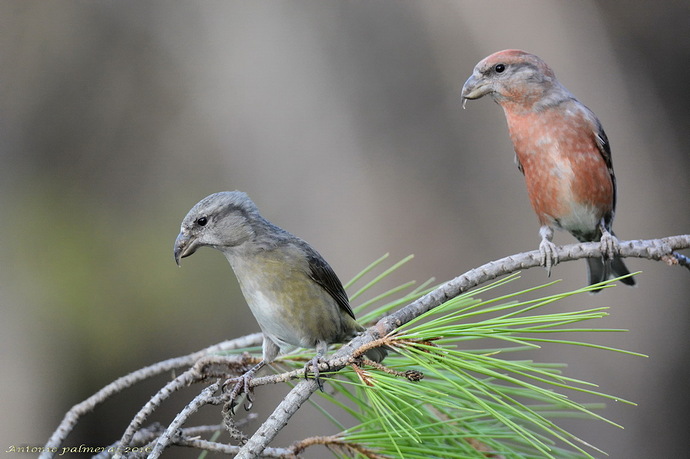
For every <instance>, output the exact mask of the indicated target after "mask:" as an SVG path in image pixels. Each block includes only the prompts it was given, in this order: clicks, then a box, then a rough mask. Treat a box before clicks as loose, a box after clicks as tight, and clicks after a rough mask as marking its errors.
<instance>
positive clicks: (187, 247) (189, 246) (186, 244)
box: [173, 232, 199, 266]
mask: <svg viewBox="0 0 690 459" xmlns="http://www.w3.org/2000/svg"><path fill="white" fill-rule="evenodd" d="M198 248H199V244H198V243H197V240H196V238H194V237H192V236H189V235H186V234H184V232H182V233H180V234H178V235H177V239H175V248H174V250H173V255H174V256H175V263H177V266H180V259H181V258H184V257H188V256H190V255H191V254H193V253H194V252H196V249H198Z"/></svg>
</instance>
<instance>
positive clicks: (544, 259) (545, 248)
mask: <svg viewBox="0 0 690 459" xmlns="http://www.w3.org/2000/svg"><path fill="white" fill-rule="evenodd" d="M539 234H540V235H541V242H540V243H539V253H540V254H541V265H542V266H543V267H544V268H546V273H547V275H548V276H549V277H551V267H553V266H556V265H557V264H558V249H557V247H556V244H554V243H553V242H551V239H552V238H553V229H551V228H550V227H548V226H542V227H541V228H540V229H539Z"/></svg>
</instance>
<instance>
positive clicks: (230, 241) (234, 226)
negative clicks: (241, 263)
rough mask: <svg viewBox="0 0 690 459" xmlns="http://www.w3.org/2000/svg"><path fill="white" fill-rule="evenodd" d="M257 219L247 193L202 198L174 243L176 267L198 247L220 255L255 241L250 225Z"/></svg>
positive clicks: (221, 193) (189, 214)
mask: <svg viewBox="0 0 690 459" xmlns="http://www.w3.org/2000/svg"><path fill="white" fill-rule="evenodd" d="M257 218H261V217H260V216H259V213H258V210H257V208H256V205H254V203H253V202H252V200H251V199H249V196H247V194H246V193H243V192H241V191H223V192H220V193H215V194H212V195H210V196H207V197H205V198H204V199H202V200H201V201H199V202H198V203H197V204H196V205H195V206H194V207H192V209H191V210H190V211H189V213H187V216H186V217H185V218H184V220H182V225H181V228H180V234H179V235H178V236H177V239H176V240H175V248H174V256H175V263H177V264H178V265H179V264H180V259H181V258H184V257H188V256H189V255H192V254H193V253H194V252H196V251H197V249H199V248H200V247H204V246H209V247H213V248H216V249H219V250H221V251H223V250H226V249H228V248H232V247H237V246H239V245H241V244H242V243H244V242H246V241H248V240H250V239H252V238H253V237H254V229H253V228H252V222H253V221H255V220H256V219H257Z"/></svg>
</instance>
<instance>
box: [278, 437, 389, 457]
mask: <svg viewBox="0 0 690 459" xmlns="http://www.w3.org/2000/svg"><path fill="white" fill-rule="evenodd" d="M314 445H323V446H325V447H327V448H329V449H330V448H334V449H340V450H343V451H348V452H351V453H359V454H361V455H362V456H364V457H366V458H369V459H390V457H389V456H384V455H381V454H379V453H377V452H376V451H374V450H372V449H370V448H366V447H365V446H363V445H360V444H358V443H350V442H347V441H345V440H343V439H342V438H341V437H340V436H338V435H330V436H324V437H308V438H305V439H304V440H301V441H298V442H296V443H294V444H293V445H292V447H291V449H292V450H293V451H294V453H295V454H300V453H302V452H303V451H304V450H305V449H307V448H309V447H310V446H314Z"/></svg>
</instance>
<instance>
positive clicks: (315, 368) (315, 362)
mask: <svg viewBox="0 0 690 459" xmlns="http://www.w3.org/2000/svg"><path fill="white" fill-rule="evenodd" d="M322 363H325V364H326V365H327V366H328V362H326V360H324V358H323V357H322V356H320V355H318V354H317V355H316V356H315V357H314V358H313V359H311V360H310V361H308V362H307V364H306V365H304V379H309V369H310V368H311V369H312V372H313V373H314V379H315V380H316V384H318V386H319V390H320V391H321V392H323V381H321V378H320V377H319V376H320V374H321V371H320V370H319V365H320V364H322Z"/></svg>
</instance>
